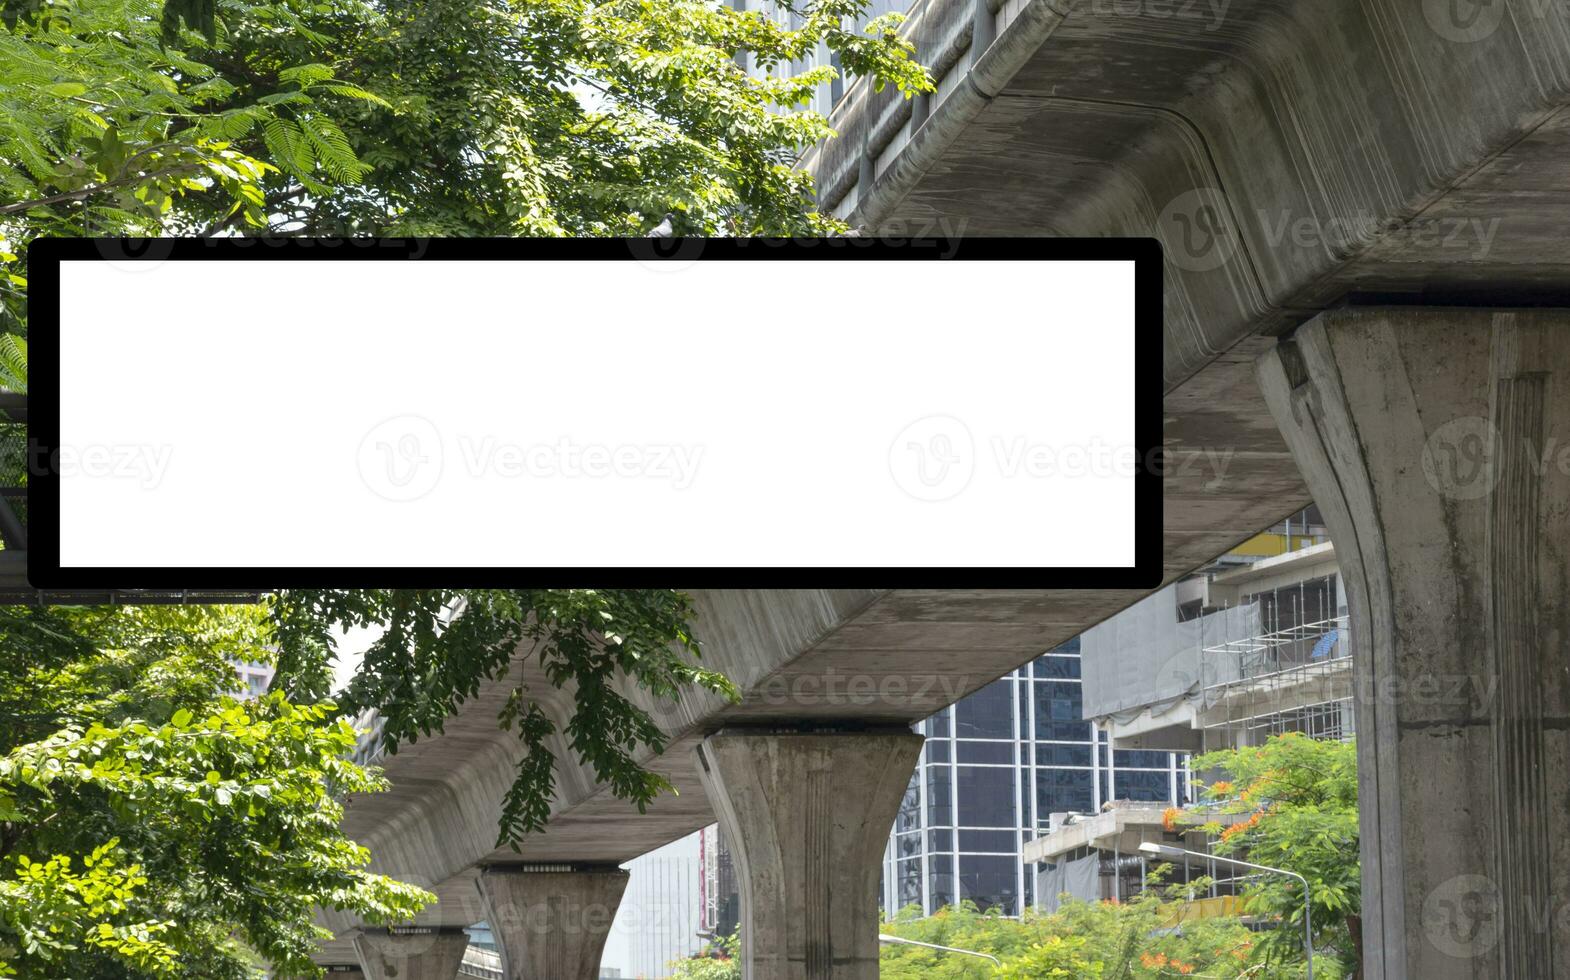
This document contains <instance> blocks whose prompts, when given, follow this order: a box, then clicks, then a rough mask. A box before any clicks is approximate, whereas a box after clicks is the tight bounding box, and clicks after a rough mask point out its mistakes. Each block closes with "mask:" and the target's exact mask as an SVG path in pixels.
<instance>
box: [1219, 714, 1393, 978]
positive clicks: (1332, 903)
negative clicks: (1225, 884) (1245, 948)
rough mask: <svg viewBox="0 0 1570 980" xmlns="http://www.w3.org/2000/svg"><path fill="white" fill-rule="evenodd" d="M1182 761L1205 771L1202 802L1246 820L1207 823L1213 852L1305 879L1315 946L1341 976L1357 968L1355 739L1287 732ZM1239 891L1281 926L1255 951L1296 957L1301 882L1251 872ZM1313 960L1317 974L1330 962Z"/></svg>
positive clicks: (1302, 908) (1302, 909)
mask: <svg viewBox="0 0 1570 980" xmlns="http://www.w3.org/2000/svg"><path fill="white" fill-rule="evenodd" d="M1191 766H1192V768H1193V769H1194V771H1196V772H1210V773H1213V774H1214V776H1213V778H1211V780H1210V782H1209V783H1208V785H1206V786H1205V788H1204V799H1205V801H1206V803H1207V804H1208V805H1209V806H1210V807H1212V808H1213V809H1214V810H1216V811H1219V812H1221V813H1227V814H1235V815H1240V816H1245V815H1246V817H1247V819H1246V820H1243V821H1242V822H1240V823H1235V824H1233V825H1231V826H1223V825H1222V824H1221V823H1220V822H1212V823H1210V824H1209V825H1208V827H1207V829H1209V830H1210V831H1211V832H1212V833H1214V834H1216V835H1217V836H1218V838H1219V839H1218V841H1217V843H1216V845H1215V850H1216V853H1217V854H1225V855H1233V856H1236V857H1239V858H1242V859H1244V860H1248V861H1252V862H1253V863H1255V864H1263V865H1266V866H1268V867H1274V868H1285V869H1286V870H1288V871H1294V872H1296V873H1298V874H1300V875H1302V876H1303V877H1304V878H1306V879H1307V880H1308V882H1309V891H1310V897H1311V899H1312V903H1313V908H1312V915H1313V927H1314V948H1315V950H1316V951H1318V952H1319V953H1320V954H1321V955H1326V956H1327V957H1329V958H1333V959H1334V960H1335V962H1336V964H1337V965H1338V966H1339V969H1340V971H1341V972H1342V973H1344V975H1346V976H1353V975H1356V974H1357V973H1358V971H1359V968H1360V965H1361V963H1362V953H1363V950H1362V934H1361V918H1360V910H1361V909H1362V877H1361V864H1360V861H1359V854H1358V840H1359V837H1358V810H1357V746H1356V743H1354V742H1341V741H1335V740H1324V739H1312V738H1309V737H1308V736H1306V735H1303V734H1301V733H1297V732H1291V733H1287V734H1284V735H1276V736H1272V737H1271V738H1269V739H1268V740H1266V742H1265V743H1264V744H1262V745H1257V746H1249V747H1245V748H1240V749H1228V750H1224V751H1221V752H1212V753H1209V754H1207V755H1202V756H1199V757H1197V758H1195V759H1194V760H1193V761H1192V762H1191ZM1247 896H1248V908H1249V910H1250V912H1252V913H1254V914H1256V915H1262V916H1265V917H1268V918H1271V919H1274V920H1276V921H1280V922H1282V923H1284V925H1283V927H1282V928H1280V929H1276V930H1273V931H1271V932H1269V933H1265V934H1262V936H1261V943H1260V955H1261V957H1263V958H1264V959H1265V960H1267V961H1271V960H1274V961H1281V960H1285V959H1292V958H1298V959H1301V952H1302V942H1303V917H1304V915H1305V914H1306V913H1307V911H1308V910H1307V908H1306V906H1305V903H1304V901H1303V888H1302V885H1300V884H1299V883H1298V882H1297V881H1296V880H1295V879H1293V878H1288V877H1284V876H1282V875H1264V876H1261V877H1259V878H1257V879H1255V881H1254V883H1253V884H1252V885H1251V886H1250V888H1249V890H1248V893H1247ZM1319 959H1320V957H1319V956H1316V957H1315V968H1316V971H1318V972H1319V974H1320V975H1324V973H1325V972H1326V968H1328V967H1329V966H1330V964H1325V967H1323V968H1322V967H1321V965H1320V963H1319Z"/></svg>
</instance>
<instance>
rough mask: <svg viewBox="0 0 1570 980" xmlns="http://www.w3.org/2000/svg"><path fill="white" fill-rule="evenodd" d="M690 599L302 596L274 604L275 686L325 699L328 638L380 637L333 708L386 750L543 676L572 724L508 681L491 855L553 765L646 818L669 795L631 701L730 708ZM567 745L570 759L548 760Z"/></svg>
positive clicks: (614, 594)
mask: <svg viewBox="0 0 1570 980" xmlns="http://www.w3.org/2000/svg"><path fill="white" fill-rule="evenodd" d="M692 615H693V612H692V606H691V600H690V599H689V598H688V597H687V596H686V595H684V594H682V593H680V592H675V591H671V590H668V589H610V590H595V589H536V590H525V591H504V590H486V589H469V590H440V589H427V590H406V589H405V590H361V589H355V590H313V591H301V590H294V591H287V592H283V593H280V594H279V595H277V596H276V597H274V599H273V601H272V604H271V619H272V622H273V624H274V626H275V627H276V629H275V633H274V636H275V638H276V642H277V643H278V647H279V675H278V681H277V682H275V683H277V684H279V685H281V686H282V687H283V689H285V690H287V691H289V692H290V693H291V695H292V696H293V697H295V698H296V699H310V698H314V697H320V696H322V695H324V694H325V692H326V687H327V684H328V680H329V678H330V672H331V665H332V662H333V659H334V656H335V649H334V638H335V636H337V635H341V633H342V631H344V630H348V629H358V628H364V627H374V628H376V629H378V630H380V631H381V632H380V635H379V636H378V638H377V639H376V640H375V641H374V642H373V643H372V644H371V646H370V648H369V649H368V650H367V651H366V653H365V656H364V659H363V660H362V662H361V665H360V668H359V670H358V671H357V672H356V673H355V675H354V678H353V680H351V681H350V683H349V685H348V687H347V688H346V689H345V690H344V691H342V692H340V693H339V694H338V695H337V696H336V700H337V703H338V704H339V706H340V710H341V711H342V712H344V713H346V714H348V715H349V716H352V715H353V713H355V712H358V711H361V710H366V709H375V710H376V712H377V713H378V715H379V719H380V734H381V739H382V742H383V745H384V746H385V747H386V748H387V749H388V750H390V751H394V752H396V751H397V749H398V747H399V745H401V744H402V743H404V742H408V741H413V740H415V739H417V738H420V737H421V736H428V735H431V734H434V733H438V732H440V731H441V730H442V727H443V723H444V722H445V721H446V719H447V718H449V717H450V716H451V715H452V714H453V713H454V712H455V711H457V710H458V708H459V706H460V705H461V704H462V703H463V702H464V701H465V700H467V699H469V698H472V697H474V696H475V695H476V694H478V693H479V691H480V688H481V686H482V685H483V684H486V683H488V682H502V681H504V679H505V678H507V676H508V674H509V671H514V672H515V673H516V668H517V667H518V666H520V665H521V663H520V662H532V663H534V664H536V665H538V667H539V668H540V669H541V671H542V672H543V674H544V675H545V679H546V681H547V683H548V685H549V686H551V687H555V688H561V689H563V690H566V691H569V692H570V693H571V694H572V696H573V697H572V704H573V707H572V710H571V714H570V716H569V717H568V718H566V719H565V720H561V721H560V722H559V721H558V720H557V719H554V718H552V717H551V716H550V715H549V714H548V713H547V712H546V711H545V709H544V708H543V707H542V704H541V702H540V701H539V700H538V698H537V695H538V694H539V693H540V692H538V691H531V689H530V688H529V686H528V685H527V684H526V683H525V682H523V681H522V680H521V679H520V678H518V677H516V676H514V677H513V678H512V679H510V680H505V683H507V684H508V685H509V687H508V700H507V702H506V705H505V707H504V708H503V710H502V712H501V715H500V717H499V718H498V719H497V720H498V723H499V724H500V725H501V727H503V728H505V729H509V730H511V731H513V732H515V733H516V734H517V736H518V738H519V740H520V742H521V744H522V749H523V751H522V754H521V757H520V761H519V765H518V772H517V777H516V779H515V781H514V783H513V785H512V787H511V789H510V790H509V791H508V793H507V797H506V801H505V803H504V806H503V810H502V815H501V822H500V827H499V839H498V844H513V845H516V844H517V842H518V840H519V839H520V838H521V837H522V836H523V835H524V834H527V833H529V832H531V831H535V830H539V829H540V828H542V827H543V826H544V825H545V821H546V818H547V817H548V816H549V815H550V803H551V799H552V796H553V794H554V791H555V788H556V783H555V767H556V764H557V762H558V761H581V762H583V763H585V764H586V765H588V766H589V767H590V768H591V769H592V771H593V772H594V775H595V778H596V779H597V780H598V781H600V782H601V783H604V784H606V785H607V786H608V787H609V788H610V789H611V791H612V792H614V793H615V794H616V795H617V796H619V797H621V798H623V799H626V800H629V801H630V802H632V803H633V804H634V805H635V806H636V807H637V808H638V809H639V811H640V812H641V811H643V810H644V809H645V808H646V807H647V806H648V804H649V803H651V802H653V800H654V798H655V797H657V796H658V795H659V794H660V793H662V792H668V791H670V790H671V789H672V787H671V785H670V784H669V782H667V781H666V780H665V778H664V777H662V776H660V775H658V774H657V773H654V772H651V771H650V770H648V769H647V768H645V766H644V765H643V764H642V762H641V761H640V759H641V755H640V753H643V752H659V751H661V750H662V749H663V748H664V746H665V735H664V733H663V732H662V731H661V730H660V729H659V727H658V726H657V725H655V723H654V720H653V719H652V718H651V717H650V716H649V714H648V712H647V711H645V710H643V709H642V708H640V707H638V706H637V705H636V704H634V703H633V702H632V701H630V700H628V698H627V694H626V691H627V690H629V689H630V688H632V687H641V688H643V689H644V690H646V691H648V692H649V693H651V694H652V695H654V696H655V697H656V698H664V699H674V698H676V697H678V696H679V695H680V693H681V692H682V691H683V690H685V689H687V688H697V689H702V690H707V691H711V692H713V693H715V694H718V695H721V696H723V697H730V698H734V697H735V696H736V690H735V688H734V686H733V685H732V684H731V683H730V681H728V680H727V679H726V678H724V677H723V676H721V675H720V674H717V673H715V672H713V671H710V670H706V669H704V668H703V667H702V666H700V664H699V661H698V656H699V646H698V641H697V639H696V637H695V636H694V634H693V629H694V627H693V626H692V624H691V622H690V620H691V618H692ZM558 724H560V725H561V727H560V734H562V735H564V736H566V740H567V744H568V746H569V748H570V750H571V752H572V753H573V755H574V757H575V759H574V760H558V759H557V757H556V755H555V752H554V751H553V750H552V748H551V744H552V742H553V741H554V740H555V737H556V735H557V734H558Z"/></svg>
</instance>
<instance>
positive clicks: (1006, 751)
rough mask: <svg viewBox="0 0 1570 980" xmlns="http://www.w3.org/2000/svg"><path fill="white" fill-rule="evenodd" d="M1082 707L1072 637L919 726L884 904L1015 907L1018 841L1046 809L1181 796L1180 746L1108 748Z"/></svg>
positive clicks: (1028, 882)
mask: <svg viewBox="0 0 1570 980" xmlns="http://www.w3.org/2000/svg"><path fill="white" fill-rule="evenodd" d="M1083 712H1084V709H1083V701H1082V698H1081V692H1080V659H1079V640H1078V639H1077V638H1076V639H1073V640H1070V641H1069V642H1067V643H1065V644H1063V645H1062V646H1060V647H1058V648H1057V649H1055V650H1053V651H1051V652H1050V653H1048V654H1046V655H1044V656H1041V657H1038V658H1037V659H1036V660H1035V661H1034V662H1032V663H1030V664H1027V665H1026V666H1024V667H1021V668H1020V669H1019V670H1016V671H1015V672H1014V673H1012V674H1010V675H1008V676H1007V677H1004V678H1002V679H1001V680H998V681H995V682H993V683H992V684H989V685H988V686H986V687H984V688H982V689H981V690H979V691H977V692H975V693H974V694H972V695H970V696H969V697H967V698H964V699H963V700H961V701H958V702H956V703H955V704H953V705H951V706H950V707H948V708H945V709H944V710H943V711H941V712H939V713H938V714H936V715H933V716H932V717H931V718H929V719H927V720H926V721H924V722H922V723H920V725H918V726H917V730H918V731H920V732H921V733H922V734H924V735H926V736H927V744H926V747H925V748H924V749H923V750H922V756H921V761H920V763H919V764H918V765H917V766H916V771H915V774H914V775H913V776H912V778H911V783H910V788H909V789H908V790H907V791H906V794H905V800H904V803H903V804H902V805H901V807H900V812H899V816H898V818H897V819H896V820H895V824H894V830H893V833H892V835H891V837H890V840H889V848H888V851H887V853H886V855H885V858H884V875H883V903H884V910H885V913H886V914H888V915H891V916H892V914H893V913H894V912H895V911H896V910H898V909H901V908H905V907H907V906H917V907H919V908H920V909H921V910H922V913H923V914H926V915H931V914H932V913H933V912H935V911H937V910H938V909H940V908H942V907H943V906H945V905H952V904H954V903H956V902H958V901H971V902H975V903H976V904H977V905H978V906H980V907H982V908H983V909H990V908H995V909H998V910H999V911H1001V912H1003V913H1004V914H1007V915H1018V914H1019V913H1020V910H1021V909H1023V908H1027V907H1029V906H1030V905H1031V903H1032V900H1033V898H1034V896H1033V895H1032V891H1033V886H1034V875H1033V874H1031V873H1029V871H1028V869H1026V867H1025V866H1024V865H1023V864H1022V863H1021V859H1020V848H1021V847H1022V845H1023V844H1024V843H1025V842H1026V841H1029V840H1032V839H1033V838H1034V837H1036V836H1037V835H1041V834H1045V833H1046V832H1047V830H1048V829H1049V827H1050V825H1051V819H1052V818H1051V815H1052V814H1054V813H1057V814H1062V813H1070V812H1074V813H1092V812H1095V811H1097V810H1099V809H1100V808H1101V806H1102V804H1103V803H1106V802H1109V801H1111V800H1137V801H1141V802H1160V803H1169V804H1171V803H1177V802H1180V801H1182V800H1183V799H1185V798H1186V795H1187V792H1188V786H1187V768H1186V767H1187V756H1186V755H1184V754H1181V753H1173V752H1144V751H1122V750H1120V751H1117V752H1110V751H1109V748H1108V745H1107V736H1106V734H1105V733H1104V732H1103V733H1098V732H1097V731H1096V730H1095V729H1094V727H1093V726H1092V725H1091V723H1090V722H1088V721H1085V720H1084V714H1083Z"/></svg>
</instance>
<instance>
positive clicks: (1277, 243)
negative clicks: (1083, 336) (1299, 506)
mask: <svg viewBox="0 0 1570 980" xmlns="http://www.w3.org/2000/svg"><path fill="white" fill-rule="evenodd" d="M909 30H910V36H911V37H912V38H913V39H915V40H916V42H917V44H918V47H919V49H920V55H921V57H922V59H923V61H925V62H926V63H928V64H931V65H934V66H936V70H937V72H938V74H940V75H941V76H942V81H941V83H940V86H939V91H938V93H936V94H935V95H934V96H931V97H929V98H926V99H918V100H914V101H913V102H908V103H907V102H903V101H901V100H900V99H898V98H897V97H895V96H894V95H892V94H891V93H881V94H875V93H872V92H871V91H870V87H868V86H866V85H859V86H857V87H856V88H855V89H854V90H853V91H852V92H850V93H849V97H848V98H847V99H846V100H844V102H842V103H841V105H840V106H839V108H838V110H837V111H836V114H835V119H834V122H835V125H836V128H837V129H838V130H839V132H840V134H841V138H840V139H839V140H837V141H835V142H832V143H829V144H826V145H824V146H822V147H820V148H818V149H817V150H816V151H815V152H814V153H813V154H812V155H811V157H810V164H811V166H812V168H813V170H814V171H815V173H816V174H817V176H818V180H819V188H820V196H821V200H822V203H823V204H824V205H825V206H826V207H829V208H832V209H834V210H835V211H836V212H837V213H839V214H841V215H843V216H846V217H847V218H849V219H850V220H851V221H852V222H853V223H857V224H862V225H865V226H867V227H868V228H870V229H873V230H875V231H880V232H883V233H886V234H944V233H947V234H966V235H1039V234H1057V235H1120V234H1121V235H1153V236H1155V237H1157V238H1158V239H1160V240H1161V241H1162V243H1163V246H1164V248H1165V251H1166V256H1167V269H1166V271H1167V275H1166V288H1167V294H1166V316H1165V336H1164V343H1165V364H1166V379H1165V380H1166V385H1167V389H1166V405H1167V426H1166V436H1167V443H1168V446H1169V448H1172V449H1174V450H1176V451H1177V452H1178V453H1179V455H1180V457H1181V456H1182V455H1183V454H1185V453H1193V452H1195V451H1197V450H1200V449H1202V448H1203V447H1206V446H1212V447H1213V446H1224V447H1231V448H1235V449H1236V450H1238V453H1239V456H1238V467H1237V468H1236V469H1235V471H1234V473H1233V474H1232V475H1230V476H1229V482H1230V483H1231V485H1232V487H1233V488H1234V489H1236V488H1238V487H1252V488H1257V489H1258V492H1259V493H1261V494H1262V495H1263V496H1266V497H1269V498H1270V499H1272V500H1276V499H1279V500H1281V501H1283V502H1285V501H1287V500H1298V499H1301V498H1302V496H1303V492H1304V487H1305V486H1306V487H1308V488H1310V489H1312V491H1313V496H1314V499H1315V500H1316V502H1318V503H1319V505H1320V506H1321V509H1322V510H1323V511H1324V513H1325V515H1326V519H1327V521H1328V522H1329V524H1330V528H1331V531H1332V534H1333V536H1334V537H1335V539H1336V541H1337V542H1338V543H1339V544H1340V545H1341V550H1342V554H1343V571H1344V573H1345V574H1346V577H1347V584H1348V586H1349V590H1350V595H1351V612H1352V615H1351V619H1352V629H1353V631H1354V633H1355V634H1356V644H1357V647H1358V649H1360V650H1364V651H1371V652H1370V655H1368V656H1365V657H1363V658H1362V660H1361V662H1360V663H1359V664H1358V675H1359V676H1358V678H1357V687H1358V690H1359V691H1360V692H1362V695H1361V696H1360V697H1359V699H1358V712H1359V719H1358V728H1359V731H1360V733H1361V734H1362V738H1361V740H1360V746H1361V750H1362V766H1361V771H1362V780H1363V785H1362V795H1363V800H1364V803H1363V808H1362V809H1363V868H1364V935H1365V940H1366V943H1367V947H1368V959H1367V962H1366V964H1365V967H1366V973H1367V975H1368V976H1369V977H1386V978H1406V977H1419V976H1421V977H1424V978H1425V980H1428V978H1452V977H1454V978H1461V977H1479V978H1481V977H1512V978H1513V977H1522V978H1526V977H1531V978H1539V977H1567V976H1570V916H1567V915H1565V914H1563V913H1564V912H1565V910H1566V902H1567V899H1570V875H1567V873H1566V872H1565V871H1563V870H1562V869H1564V868H1565V867H1566V866H1567V862H1566V861H1565V854H1564V853H1563V849H1564V844H1563V843H1562V842H1563V840H1564V838H1565V836H1566V835H1565V834H1564V833H1563V831H1564V827H1565V826H1566V823H1567V819H1570V812H1567V811H1570V804H1567V803H1566V801H1565V799H1564V798H1563V794H1562V793H1558V792H1555V791H1551V790H1549V789H1548V787H1551V786H1555V787H1561V788H1562V787H1563V785H1564V784H1565V782H1566V781H1567V778H1570V747H1567V745H1566V735H1565V729H1566V727H1567V725H1566V722H1567V717H1570V695H1567V691H1566V674H1567V668H1570V656H1567V650H1566V646H1565V639H1564V638H1565V637H1566V636H1567V635H1570V632H1567V630H1566V626H1567V621H1566V616H1567V612H1566V608H1565V607H1566V604H1565V601H1564V595H1565V592H1564V590H1563V588H1562V585H1563V582H1564V579H1565V566H1566V535H1567V532H1570V528H1567V527H1566V516H1565V505H1564V501H1565V500H1566V499H1567V497H1570V487H1567V486H1566V478H1567V477H1566V473H1567V470H1570V465H1567V461H1566V460H1565V458H1564V456H1563V453H1562V448H1556V447H1562V439H1563V438H1564V437H1565V435H1566V434H1567V429H1570V408H1567V406H1570V402H1567V400H1566V399H1567V397H1570V392H1567V390H1566V385H1567V380H1566V376H1567V374H1570V336H1567V332H1570V315H1566V314H1565V313H1564V312H1562V308H1563V307H1566V306H1570V302H1567V298H1570V236H1567V229H1570V152H1567V151H1570V113H1567V101H1570V7H1566V6H1565V5H1563V4H1554V3H1543V2H1537V0H1485V2H1481V3H1473V2H1471V0H1360V2H1351V0H1314V2H1308V0H1215V2H1206V0H1198V2H1188V0H1081V2H1078V3H1075V2H1072V0H927V2H925V3H920V4H917V5H916V7H915V8H914V9H913V17H912V21H911V22H910V24H909ZM1533 306H1537V307H1548V308H1550V309H1545V310H1537V311H1526V310H1522V309H1520V308H1522V307H1533ZM1555 307H1557V308H1561V311H1553V310H1552V309H1551V308H1555ZM1256 373H1257V379H1258V382H1260V383H1256ZM1274 421H1279V422H1280V424H1281V425H1282V427H1283V429H1284V430H1285V431H1286V433H1287V436H1288V438H1287V441H1288V442H1289V443H1290V445H1291V448H1292V450H1293V453H1294V454H1295V455H1296V457H1297V459H1298V462H1299V464H1300V467H1301V470H1302V473H1303V474H1304V476H1305V477H1306V482H1300V478H1299V477H1298V476H1297V475H1296V473H1294V472H1292V470H1291V468H1285V469H1283V468H1281V467H1280V466H1279V462H1280V460H1279V457H1278V456H1277V455H1276V453H1277V452H1278V451H1279V448H1280V446H1281V443H1280V442H1279V441H1278V439H1277V437H1276V435H1275V434H1274V424H1273V422H1274ZM1463 461H1464V465H1460V464H1462V463H1463ZM1245 463H1247V464H1248V465H1246V466H1245V465H1243V464H1245ZM1224 502H1225V503H1224ZM1229 502H1230V500H1229V498H1228V497H1227V496H1225V495H1222V496H1219V497H1218V498H1216V503H1218V504H1220V505H1221V506H1225V505H1226V503H1229ZM1254 513H1255V512H1254V511H1250V512H1249V514H1250V516H1253V514H1254ZM1227 520H1228V519H1227V517H1226V516H1224V515H1223V514H1222V513H1219V512H1217V511H1215V510H1212V509H1210V508H1209V507H1207V506H1204V505H1196V506H1193V507H1192V508H1189V507H1186V506H1184V505H1183V504H1180V505H1179V506H1178V507H1177V508H1175V509H1174V510H1172V511H1169V515H1168V543H1169V546H1170V545H1171V544H1172V543H1173V540H1174V538H1175V537H1177V536H1180V535H1182V534H1184V533H1185V532H1186V533H1192V534H1194V535H1195V536H1196V539H1197V538H1202V537H1204V535H1205V534H1206V533H1207V530H1216V529H1219V528H1220V527H1221V526H1222V525H1223V524H1225V523H1227ZM1207 522H1210V523H1207ZM1179 564H1180V562H1179ZM1458 679H1461V680H1466V681H1468V682H1469V683H1482V684H1484V685H1485V686H1489V689H1490V690H1495V692H1496V693H1494V694H1491V695H1489V696H1488V697H1487V698H1478V697H1475V696H1458V697H1438V698H1433V697H1427V696H1417V695H1416V694H1414V693H1411V692H1414V691H1416V690H1417V689H1418V688H1419V687H1426V686H1428V685H1430V684H1439V685H1443V684H1445V683H1447V682H1451V681H1455V680H1458ZM1490 685H1492V686H1490ZM1392 690H1394V691H1395V692H1396V693H1395V694H1394V695H1389V696H1387V695H1386V694H1381V693H1379V692H1381V691H1384V692H1389V691H1392ZM1548 828H1552V829H1551V830H1550V829H1548ZM1534 910H1535V911H1534Z"/></svg>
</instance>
